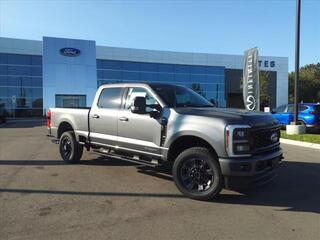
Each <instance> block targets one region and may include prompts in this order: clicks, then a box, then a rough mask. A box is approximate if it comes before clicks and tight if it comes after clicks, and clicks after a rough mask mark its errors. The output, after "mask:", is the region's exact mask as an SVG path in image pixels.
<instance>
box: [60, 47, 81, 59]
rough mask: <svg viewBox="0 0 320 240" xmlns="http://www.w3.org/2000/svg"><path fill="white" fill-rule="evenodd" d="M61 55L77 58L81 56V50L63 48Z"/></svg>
mask: <svg viewBox="0 0 320 240" xmlns="http://www.w3.org/2000/svg"><path fill="white" fill-rule="evenodd" d="M60 53H61V55H63V56H67V57H76V56H79V55H80V50H79V49H76V48H61V49H60Z"/></svg>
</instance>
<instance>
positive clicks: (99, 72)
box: [97, 70, 103, 79]
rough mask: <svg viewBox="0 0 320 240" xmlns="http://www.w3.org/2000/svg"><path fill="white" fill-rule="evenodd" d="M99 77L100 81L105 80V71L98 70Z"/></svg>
mask: <svg viewBox="0 0 320 240" xmlns="http://www.w3.org/2000/svg"><path fill="white" fill-rule="evenodd" d="M97 76H98V79H102V78H103V71H102V70H98V71H97Z"/></svg>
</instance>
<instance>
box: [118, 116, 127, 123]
mask: <svg viewBox="0 0 320 240" xmlns="http://www.w3.org/2000/svg"><path fill="white" fill-rule="evenodd" d="M119 120H120V121H122V122H128V121H129V118H127V117H120V118H119Z"/></svg>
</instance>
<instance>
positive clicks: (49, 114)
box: [47, 110, 51, 128]
mask: <svg viewBox="0 0 320 240" xmlns="http://www.w3.org/2000/svg"><path fill="white" fill-rule="evenodd" d="M47 128H51V112H50V110H49V111H48V113H47Z"/></svg>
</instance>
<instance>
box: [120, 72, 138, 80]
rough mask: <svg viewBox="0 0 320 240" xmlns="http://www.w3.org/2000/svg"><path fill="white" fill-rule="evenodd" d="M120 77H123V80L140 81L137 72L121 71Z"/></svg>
mask: <svg viewBox="0 0 320 240" xmlns="http://www.w3.org/2000/svg"><path fill="white" fill-rule="evenodd" d="M122 79H123V80H136V81H140V73H139V72H129V71H123V73H122Z"/></svg>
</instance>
